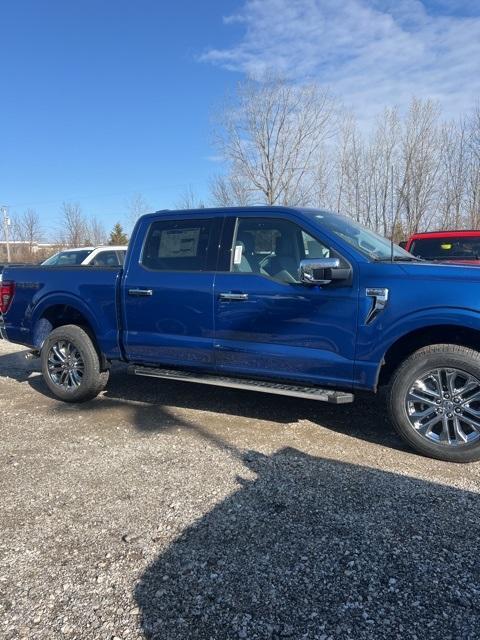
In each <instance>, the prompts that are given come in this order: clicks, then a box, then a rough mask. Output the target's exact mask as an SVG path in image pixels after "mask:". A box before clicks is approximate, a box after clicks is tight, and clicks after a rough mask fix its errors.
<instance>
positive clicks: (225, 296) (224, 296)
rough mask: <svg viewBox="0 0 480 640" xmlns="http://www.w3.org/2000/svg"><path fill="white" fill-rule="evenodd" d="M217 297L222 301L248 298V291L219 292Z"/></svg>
mask: <svg viewBox="0 0 480 640" xmlns="http://www.w3.org/2000/svg"><path fill="white" fill-rule="evenodd" d="M218 297H219V299H220V300H224V301H233V300H248V293H220V294H219V296H218Z"/></svg>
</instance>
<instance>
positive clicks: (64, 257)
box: [42, 246, 127, 267]
mask: <svg viewBox="0 0 480 640" xmlns="http://www.w3.org/2000/svg"><path fill="white" fill-rule="evenodd" d="M126 253H127V247H125V246H118V247H110V246H105V247H80V248H76V249H64V250H63V251H59V252H58V253H55V254H54V255H53V256H51V257H50V258H48V259H47V260H45V261H44V262H42V265H45V266H48V267H54V266H55V267H71V266H74V265H77V266H80V265H83V266H85V265H90V266H93V267H118V266H121V265H122V264H123V263H124V261H125V254H126Z"/></svg>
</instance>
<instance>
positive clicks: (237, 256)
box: [233, 244, 243, 264]
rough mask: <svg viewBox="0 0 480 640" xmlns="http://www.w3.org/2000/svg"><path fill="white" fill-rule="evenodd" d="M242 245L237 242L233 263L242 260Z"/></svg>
mask: <svg viewBox="0 0 480 640" xmlns="http://www.w3.org/2000/svg"><path fill="white" fill-rule="evenodd" d="M242 251H243V247H242V245H241V244H237V246H236V247H235V254H234V256H233V264H240V263H241V262H242Z"/></svg>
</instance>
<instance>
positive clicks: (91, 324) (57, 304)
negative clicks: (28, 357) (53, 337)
mask: <svg viewBox="0 0 480 640" xmlns="http://www.w3.org/2000/svg"><path fill="white" fill-rule="evenodd" d="M69 324H72V325H76V326H78V327H81V328H82V329H83V330H84V331H85V332H86V333H87V334H88V336H89V337H90V339H91V341H92V343H93V345H94V347H95V349H96V351H97V353H98V356H99V358H100V362H101V366H102V370H104V369H107V368H108V362H107V359H106V358H105V355H104V353H103V352H102V349H101V346H100V342H99V340H98V328H97V323H96V321H95V318H94V316H93V314H91V313H90V311H89V310H88V308H87V307H86V306H85V305H84V304H82V303H81V301H77V300H68V301H66V300H62V301H59V300H50V301H49V303H48V304H45V303H44V304H43V305H42V306H41V307H38V308H37V309H36V313H35V320H34V322H33V330H32V333H33V344H34V347H35V349H38V350H39V351H40V350H41V348H42V346H43V343H44V342H45V339H46V338H47V336H48V335H49V334H50V333H51V332H52V331H53V330H54V329H57V328H58V327H62V326H65V325H69Z"/></svg>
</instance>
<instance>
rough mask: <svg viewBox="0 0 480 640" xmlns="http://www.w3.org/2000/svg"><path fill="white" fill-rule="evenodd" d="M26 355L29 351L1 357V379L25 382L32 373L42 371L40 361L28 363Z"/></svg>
mask: <svg viewBox="0 0 480 640" xmlns="http://www.w3.org/2000/svg"><path fill="white" fill-rule="evenodd" d="M26 353H28V350H25V351H14V352H13V353H5V354H2V355H0V378H13V379H14V380H17V381H18V382H25V381H26V380H28V378H29V376H30V374H31V373H32V371H40V365H39V363H38V361H35V360H31V361H27V360H26V359H25V354H26ZM46 388H47V387H46V386H45V389H46Z"/></svg>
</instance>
